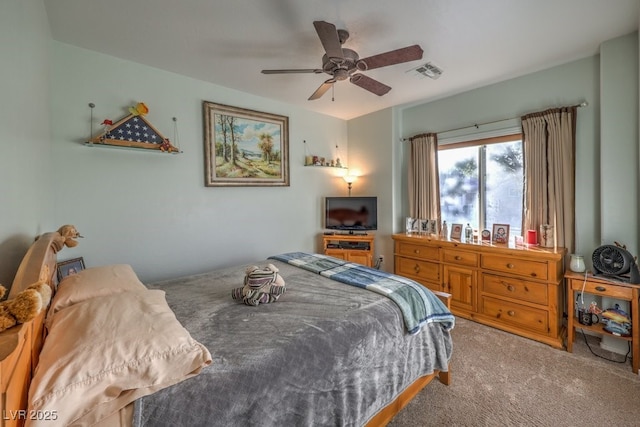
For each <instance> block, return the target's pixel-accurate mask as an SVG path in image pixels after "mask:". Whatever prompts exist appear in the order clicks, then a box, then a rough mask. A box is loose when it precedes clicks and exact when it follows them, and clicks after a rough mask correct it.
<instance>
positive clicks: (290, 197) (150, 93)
mask: <svg viewBox="0 0 640 427" xmlns="http://www.w3.org/2000/svg"><path fill="white" fill-rule="evenodd" d="M52 52H53V55H52V58H53V62H52V82H53V85H52V108H51V110H52V123H53V126H52V129H53V147H54V153H53V154H54V156H53V159H54V164H56V165H64V167H60V168H59V169H58V171H57V173H56V175H57V180H56V186H55V196H56V198H57V200H58V201H59V203H58V204H57V206H56V210H55V214H54V217H55V218H56V219H57V220H58V222H64V223H67V222H68V223H72V224H75V225H76V226H77V227H78V229H79V230H80V231H81V233H82V234H83V235H85V236H86V238H84V239H83V240H82V241H81V244H80V245H79V246H78V247H77V248H73V249H72V250H67V251H66V252H67V253H66V254H65V256H67V257H75V256H83V257H84V258H85V263H86V264H87V265H96V264H110V263H129V264H131V265H132V266H133V267H134V269H135V270H136V272H137V273H138V274H139V276H140V277H141V279H142V280H155V279H161V278H166V277H174V276H178V275H182V274H188V273H194V272H199V271H205V270H209V269H212V268H217V267H221V266H226V265H231V264H236V263H243V262H251V261H255V260H259V259H263V258H266V257H268V256H269V255H273V254H276V253H280V252H287V251H294V250H302V251H313V250H316V249H317V240H318V234H319V232H320V231H321V230H322V215H321V213H322V200H323V199H322V197H323V196H325V195H327V194H333V193H335V192H337V191H340V190H339V189H341V188H342V186H341V184H340V182H339V181H340V180H339V179H338V178H335V177H334V176H333V175H332V174H334V173H336V172H337V170H336V169H331V168H315V169H314V168H309V167H304V166H303V162H304V154H305V147H304V145H305V144H304V143H303V141H304V140H306V141H307V145H308V146H309V148H308V149H309V150H311V151H315V152H316V153H317V154H319V155H324V156H326V157H331V156H333V153H334V152H335V145H336V144H338V145H339V146H342V149H343V150H344V152H346V151H347V146H346V141H347V123H346V122H345V121H343V120H338V119H335V118H331V117H328V116H324V115H321V114H317V113H312V112H310V111H307V110H302V109H299V108H297V107H292V106H290V105H286V104H282V103H277V102H274V101H272V100H269V99H265V98H259V97H256V96H252V95H248V94H246V93H242V92H238V91H235V90H231V89H227V88H223V87H220V86H216V85H213V84H209V83H205V82H202V81H198V80H194V79H190V78H187V77H184V76H180V75H177V74H173V73H169V72H165V71H161V70H158V69H154V68H151V67H147V66H143V65H140V64H136V63H133V62H129V61H124V60H120V59H116V58H113V57H110V56H107V55H103V54H99V53H96V52H92V51H88V50H85V49H80V48H76V47H72V46H69V45H66V44H62V43H59V42H53V48H52ZM203 100H207V101H212V102H217V103H221V104H227V105H232V106H236V107H242V108H248V109H252V110H257V111H265V112H269V113H274V114H280V115H284V116H288V117H289V138H290V147H289V156H290V182H291V186H290V187H205V186H204V148H203V147H204V144H203V124H202V101H203ZM137 101H142V102H145V103H146V104H147V106H148V107H149V110H150V111H149V113H148V115H147V116H146V118H147V119H148V120H149V121H150V122H151V124H153V125H154V127H156V128H157V129H158V131H160V133H162V134H163V135H165V136H166V137H169V138H170V139H174V136H173V122H172V117H176V118H177V123H178V131H179V141H178V142H179V144H180V148H181V149H182V150H183V151H184V153H183V154H180V155H163V154H162V153H155V152H147V151H144V152H140V151H130V150H122V149H110V148H100V147H93V148H89V147H86V146H84V145H83V144H82V143H81V142H82V141H83V140H86V138H87V137H88V134H89V130H90V126H89V117H90V108H89V107H88V104H89V103H90V102H92V103H94V104H95V109H94V130H95V133H98V132H99V128H100V127H99V123H101V122H102V120H104V119H106V118H109V119H111V120H114V121H115V120H118V119H120V118H122V117H123V116H125V115H127V114H128V113H127V107H129V106H131V105H133V104H135V103H136V102H137ZM343 160H348V159H343Z"/></svg>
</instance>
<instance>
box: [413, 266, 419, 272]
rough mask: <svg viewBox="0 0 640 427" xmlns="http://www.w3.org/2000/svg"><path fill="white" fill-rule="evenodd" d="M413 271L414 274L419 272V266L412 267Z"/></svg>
mask: <svg viewBox="0 0 640 427" xmlns="http://www.w3.org/2000/svg"><path fill="white" fill-rule="evenodd" d="M413 271H415V272H416V273H419V272H420V266H419V265H418V264H416V265H415V267H413Z"/></svg>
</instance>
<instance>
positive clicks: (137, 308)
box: [27, 290, 211, 427]
mask: <svg viewBox="0 0 640 427" xmlns="http://www.w3.org/2000/svg"><path fill="white" fill-rule="evenodd" d="M210 363H211V354H210V353H209V351H208V350H207V349H206V348H205V347H204V346H203V345H202V344H200V343H199V342H197V341H195V340H194V339H193V338H192V337H191V335H190V334H189V332H188V331H187V330H186V329H184V327H182V325H181V324H180V323H179V322H178V320H177V319H176V317H175V314H174V313H173V311H172V310H171V309H170V308H169V306H168V305H167V302H166V300H165V293H164V291H161V290H143V291H127V292H120V293H116V294H112V295H108V296H106V297H100V298H92V299H88V300H86V301H83V302H80V303H76V304H74V305H71V306H69V307H67V308H65V309H64V310H60V311H58V312H57V313H55V314H53V316H52V319H51V327H50V331H49V335H48V336H47V338H46V340H45V343H44V346H43V348H42V352H41V353H40V360H39V363H38V366H37V368H36V370H35V375H34V378H33V381H32V383H31V387H30V388H29V410H30V411H34V412H33V413H50V414H51V413H55V414H56V417H57V420H56V425H69V424H71V423H77V424H81V425H93V424H94V423H97V422H98V421H100V420H101V419H103V418H105V417H107V416H109V415H111V414H113V413H114V412H117V411H119V410H120V409H121V408H123V407H125V406H126V405H127V404H129V403H131V402H133V401H134V400H136V399H138V398H139V397H142V396H145V395H148V394H151V393H153V392H155V391H157V390H160V389H163V388H165V387H168V386H170V385H173V384H176V383H178V382H180V381H183V380H185V379H186V378H189V377H191V376H194V375H196V374H198V373H199V372H200V370H201V369H202V368H203V367H204V366H206V365H208V364H210ZM27 425H30V426H40V425H42V426H46V427H50V421H47V420H41V421H39V420H30V421H28V422H27ZM74 425H75V424H74Z"/></svg>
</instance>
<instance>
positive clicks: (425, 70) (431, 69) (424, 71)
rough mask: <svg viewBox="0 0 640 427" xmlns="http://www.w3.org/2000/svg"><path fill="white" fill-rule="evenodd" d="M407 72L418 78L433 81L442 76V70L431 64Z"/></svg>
mask: <svg viewBox="0 0 640 427" xmlns="http://www.w3.org/2000/svg"><path fill="white" fill-rule="evenodd" d="M407 72H413V73H416V75H418V76H426V77H429V78H430V79H433V80H436V79H437V78H439V77H440V76H441V75H442V69H440V68H438V67H437V66H436V65H433V64H432V63H431V62H427V63H426V64H423V65H420V66H418V67H416V68H413V69H411V70H409V71H407Z"/></svg>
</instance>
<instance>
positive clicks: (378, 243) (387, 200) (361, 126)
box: [348, 108, 394, 271]
mask: <svg viewBox="0 0 640 427" xmlns="http://www.w3.org/2000/svg"><path fill="white" fill-rule="evenodd" d="M393 123H394V120H393V109H391V108H387V109H385V110H381V111H377V112H375V113H371V114H367V115H365V116H362V117H358V118H356V119H352V120H349V125H348V137H349V138H348V139H349V158H350V159H351V161H350V164H349V166H350V167H352V168H353V169H354V173H355V174H357V175H359V176H360V177H359V179H358V180H357V181H356V182H355V183H354V184H353V193H352V194H353V195H354V196H356V195H358V196H359V195H362V196H376V197H378V230H377V231H376V233H375V234H376V240H375V252H376V253H375V256H378V255H383V256H384V262H383V265H382V268H383V269H385V270H388V271H393V244H392V242H391V234H392V233H393V211H392V206H393V192H394V188H393V180H391V179H388V177H389V176H393V172H394V168H393V156H394V153H393V144H391V141H392V139H393Z"/></svg>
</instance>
